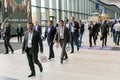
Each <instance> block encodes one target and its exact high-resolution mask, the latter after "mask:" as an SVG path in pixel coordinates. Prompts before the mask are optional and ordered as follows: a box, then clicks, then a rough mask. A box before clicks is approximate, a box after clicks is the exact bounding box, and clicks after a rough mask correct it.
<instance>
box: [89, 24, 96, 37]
mask: <svg viewBox="0 0 120 80" xmlns="http://www.w3.org/2000/svg"><path fill="white" fill-rule="evenodd" d="M88 30H89V35H92V36H95V34H96V31H97V30H96V28H95V25H93V28H92V27H91V25H89V26H88Z"/></svg>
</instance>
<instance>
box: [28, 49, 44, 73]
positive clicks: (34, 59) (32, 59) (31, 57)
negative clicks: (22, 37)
mask: <svg viewBox="0 0 120 80" xmlns="http://www.w3.org/2000/svg"><path fill="white" fill-rule="evenodd" d="M26 55H27V59H28V63H29V67H30V70H31V72H32V74H35V66H34V63H35V64H37V65H38V67H39V69H41V68H42V64H41V63H40V62H39V60H38V53H33V51H32V49H30V48H27V54H26Z"/></svg>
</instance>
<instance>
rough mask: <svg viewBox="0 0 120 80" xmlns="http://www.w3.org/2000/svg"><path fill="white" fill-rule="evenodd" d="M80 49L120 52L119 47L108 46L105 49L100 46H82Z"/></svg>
mask: <svg viewBox="0 0 120 80" xmlns="http://www.w3.org/2000/svg"><path fill="white" fill-rule="evenodd" d="M80 49H89V50H113V51H120V47H110V46H106V47H101V46H93V47H89V46H82V47H81V48H80Z"/></svg>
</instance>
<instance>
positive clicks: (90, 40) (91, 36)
mask: <svg viewBox="0 0 120 80" xmlns="http://www.w3.org/2000/svg"><path fill="white" fill-rule="evenodd" d="M92 39H93V41H94V45H96V38H95V35H91V34H90V35H89V43H90V47H92Z"/></svg>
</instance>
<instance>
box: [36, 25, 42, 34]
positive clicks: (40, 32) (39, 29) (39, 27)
mask: <svg viewBox="0 0 120 80" xmlns="http://www.w3.org/2000/svg"><path fill="white" fill-rule="evenodd" d="M37 26H38V27H37V32H39V34H40V35H42V28H41V26H40V25H37ZM35 29H36V26H35V27H34V30H35Z"/></svg>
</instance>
